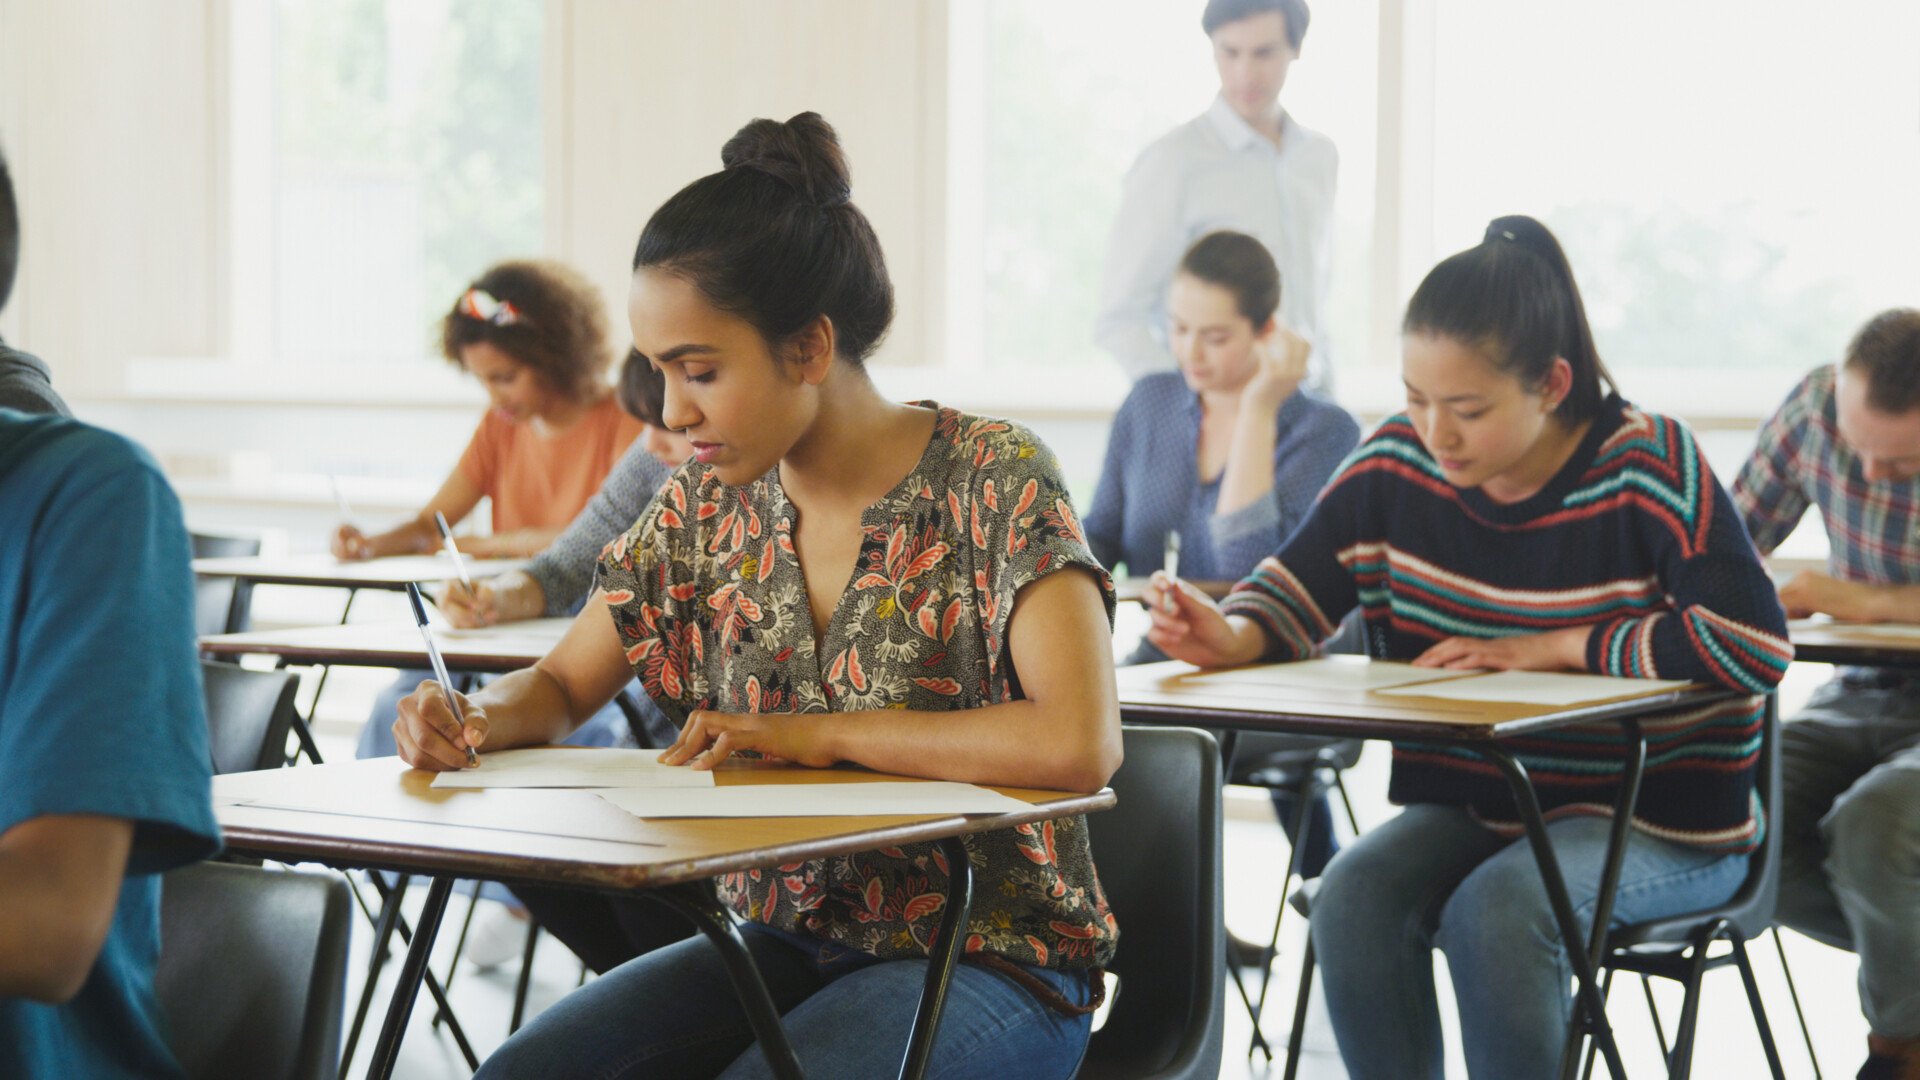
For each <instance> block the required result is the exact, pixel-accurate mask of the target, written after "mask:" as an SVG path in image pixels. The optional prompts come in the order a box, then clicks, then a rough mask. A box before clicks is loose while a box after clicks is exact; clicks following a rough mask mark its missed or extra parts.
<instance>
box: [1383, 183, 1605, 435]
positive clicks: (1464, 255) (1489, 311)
mask: <svg viewBox="0 0 1920 1080" xmlns="http://www.w3.org/2000/svg"><path fill="white" fill-rule="evenodd" d="M1400 329H1401V332H1402V333H1407V334H1437V335H1440V336H1442V337H1449V338H1452V339H1454V340H1455V341H1458V342H1461V343H1462V344H1465V345H1469V346H1473V347H1475V348H1479V349H1483V350H1485V351H1486V352H1487V354H1488V357H1489V359H1491V360H1492V361H1493V362H1494V365H1495V366H1496V367H1498V368H1499V369H1500V370H1502V371H1506V372H1509V373H1511V374H1514V375H1517V376H1518V377H1519V378H1520V380H1521V381H1522V382H1524V383H1525V384H1527V385H1528V386H1529V387H1534V386H1538V385H1540V384H1541V383H1543V382H1545V381H1546V378H1547V375H1548V373H1549V372H1551V371H1552V370H1553V362H1554V360H1555V359H1556V358H1559V357H1565V358H1566V361H1567V363H1568V364H1570V365H1571V366H1572V367H1573V388H1572V389H1571V390H1569V391H1568V392H1567V396H1566V398H1565V399H1564V400H1562V401H1561V402H1560V406H1559V408H1558V409H1557V410H1556V413H1557V415H1558V416H1560V417H1561V419H1563V420H1567V421H1571V422H1578V421H1581V420H1586V419H1588V418H1590V417H1592V416H1594V415H1596V414H1598V413H1599V411H1600V405H1601V403H1602V402H1604V401H1605V400H1606V393H1605V391H1604V390H1603V389H1602V384H1604V385H1605V387H1606V388H1607V389H1611V388H1612V386H1613V377H1612V376H1611V375H1608V374H1607V368H1606V365H1604V364H1602V363H1601V362H1600V351H1599V349H1597V348H1596V347H1595V346H1594V343H1593V328H1592V327H1590V326H1588V325H1587V309H1586V305H1585V304H1583V303H1581V301H1580V287H1579V286H1578V285H1575V284H1574V281H1573V268H1572V267H1571V266H1569V265H1567V255H1566V252H1564V251H1562V250H1560V242H1559V241H1558V240H1555V239H1554V238H1553V233H1551V232H1549V231H1548V230H1547V227H1546V226H1545V225H1542V224H1540V223H1539V222H1538V221H1535V220H1534V219H1533V218H1530V217H1526V216H1525V215H1519V214H1516V215H1513V216H1511V217H1502V218H1495V219H1493V223H1492V224H1490V225H1488V226H1487V235H1486V238H1485V239H1483V240H1481V241H1480V243H1479V244H1478V245H1477V246H1475V247H1470V248H1468V249H1467V250H1465V251H1462V252H1459V253H1458V254H1455V255H1450V256H1448V257H1447V258H1446V259H1444V260H1442V261H1441V263H1440V265H1438V266H1436V267H1434V268H1433V269H1432V270H1429V271H1428V272H1427V276H1426V279H1425V280H1423V281H1421V282H1420V287H1419V288H1418V289H1415V290H1414V291H1413V299H1412V300H1410V301H1408V302H1407V318H1406V321H1405V322H1404V323H1402V324H1401V328H1400Z"/></svg>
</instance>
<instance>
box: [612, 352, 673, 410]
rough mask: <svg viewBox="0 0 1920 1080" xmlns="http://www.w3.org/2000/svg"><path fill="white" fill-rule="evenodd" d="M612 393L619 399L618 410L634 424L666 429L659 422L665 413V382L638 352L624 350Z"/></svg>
mask: <svg viewBox="0 0 1920 1080" xmlns="http://www.w3.org/2000/svg"><path fill="white" fill-rule="evenodd" d="M615 392H616V393H618V394H619V395H620V407H621V408H623V409H625V410H627V412H628V413H629V414H631V415H632V416H633V418H634V419H635V420H638V421H640V422H641V423H643V424H652V425H653V426H654V427H666V426H667V425H665V424H663V423H661V422H660V415H661V414H662V413H664V412H665V411H666V409H667V380H666V379H665V378H663V377H662V376H661V374H660V372H658V371H656V370H655V369H654V366H653V364H652V363H651V362H650V361H648V360H647V358H646V357H644V356H642V355H640V350H639V349H631V348H630V349H628V350H627V358H626V359H625V360H624V361H622V362H621V364H620V382H619V383H618V384H617V385H616V387H615Z"/></svg>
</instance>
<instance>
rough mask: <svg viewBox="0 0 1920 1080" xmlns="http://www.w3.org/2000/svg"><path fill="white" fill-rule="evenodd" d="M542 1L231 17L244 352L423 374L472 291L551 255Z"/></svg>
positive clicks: (477, 0) (258, 10)
mask: <svg viewBox="0 0 1920 1080" xmlns="http://www.w3.org/2000/svg"><path fill="white" fill-rule="evenodd" d="M542 7H543V5H542V3H541V2H540V0H461V2H460V3H457V4H456V3H452V2H451V0H273V2H272V3H271V4H269V5H259V6H254V5H235V10H234V16H233V19H234V31H235V40H234V50H233V55H234V61H233V63H234V70H235V89H236V101H235V105H234V111H235V115H234V125H235V131H234V133H233V138H232V145H233V147H234V155H235V161H234V176H235V181H234V188H235V193H234V194H235V210H236V219H235V227H234V244H235V252H236V254H235V259H234V263H235V270H234V279H235V280H234V286H235V291H236V301H237V303H236V309H237V310H236V329H235V339H236V345H237V348H236V352H238V353H241V354H243V355H244V354H246V353H249V352H252V353H264V354H267V355H271V356H272V357H274V358H275V359H277V360H280V361H283V362H284V361H294V362H308V361H319V362H324V363H326V364H354V363H368V362H376V361H387V360H393V359H396V358H404V359H410V360H417V359H418V358H420V357H422V356H423V355H431V354H432V352H433V344H432V343H433V332H434V331H433V327H434V324H435V322H436V320H437V319H438V318H439V316H440V315H441V314H442V313H443V312H444V311H445V310H446V309H447V308H448V307H449V306H450V305H451V303H452V300H453V297H454V295H455V293H456V291H457V290H458V289H459V288H460V287H461V285H462V284H464V283H465V282H467V281H469V280H471V279H472V278H473V276H474V275H476V274H477V273H478V272H479V271H480V270H481V269H483V268H484V267H485V266H486V265H487V264H489V263H491V262H493V261H496V260H498V259H501V258H504V257H509V256H519V255H532V254H536V253H537V252H538V251H539V250H540V247H541V241H542V190H541V189H542V184H541V180H542V176H543V164H542V159H541V126H542V125H541V104H540V82H541V29H542V27H541V13H542ZM259 57H265V58H266V59H265V61H264V62H263V61H262V60H260V59H258V58H259Z"/></svg>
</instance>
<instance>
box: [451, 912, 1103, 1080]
mask: <svg viewBox="0 0 1920 1080" xmlns="http://www.w3.org/2000/svg"><path fill="white" fill-rule="evenodd" d="M740 933H741V936H742V937H744V938H745V939H746V942H747V950H748V952H750V953H752V954H753V960H754V964H755V965H756V966H757V967H759V969H760V974H761V976H762V977H763V978H764V979H765V980H766V983H767V989H768V990H769V991H771V992H772V995H773V1003H774V1007H775V1008H777V1009H779V1010H780V1012H781V1014H782V1016H783V1018H784V1019H783V1020H782V1025H783V1026H784V1027H785V1029H786V1033H787V1038H788V1040H789V1041H790V1042H791V1043H792V1044H793V1049H794V1053H795V1054H796V1055H797V1056H798V1057H799V1059H800V1066H801V1068H802V1069H804V1070H805V1071H806V1073H807V1075H809V1076H859V1077H868V1076H893V1075H895V1074H897V1073H898V1072H899V1071H900V1061H901V1059H902V1058H903V1057H905V1056H906V1048H907V1032H908V1030H909V1029H910V1028H911V1027H912V1025H913V1016H914V1011H915V1010H916V1009H917V1008H918V1007H919V1004H920V988H921V985H922V980H923V979H925V977H926V970H927V962H926V961H925V960H880V959H877V958H875V957H873V956H870V955H868V954H866V953H861V952H855V951H852V950H849V949H843V948H839V947H837V946H834V945H830V944H826V943H824V942H820V941H815V940H812V939H808V938H800V937H796V936H793V935H789V934H785V933H782V932H780V931H778V930H773V929H771V928H769V927H766V926H761V925H758V924H755V923H748V924H745V925H743V926H742V927H741V928H740ZM1026 970H1028V971H1029V972H1031V973H1032V974H1034V975H1036V976H1038V977H1039V978H1040V979H1042V980H1043V981H1045V982H1046V983H1047V984H1048V985H1049V986H1052V987H1053V988H1054V989H1056V990H1058V991H1059V992H1060V993H1061V994H1063V995H1064V996H1065V997H1066V998H1067V1000H1069V1001H1071V1002H1074V1003H1075V1004H1080V1005H1084V1004H1086V1003H1087V1001H1088V1000H1089V998H1090V997H1091V996H1092V994H1091V989H1090V985H1089V980H1088V978H1087V974H1086V972H1084V971H1072V972H1060V971H1051V970H1047V969H1042V968H1028V969H1026ZM1090 1026H1091V1018H1090V1017H1087V1016H1063V1015H1061V1014H1060V1013H1058V1012H1055V1011H1054V1010H1052V1009H1050V1008H1048V1007H1047V1006H1046V1005H1044V1004H1042V1003H1041V1002H1040V1001H1039V1000H1038V999H1036V998H1035V997H1034V996H1033V995H1032V994H1030V993H1029V992H1027V990H1026V989H1024V988H1023V987H1020V986H1017V985H1015V984H1014V983H1013V981H1012V980H1010V979H1008V978H1006V977H1005V976H1002V975H998V974H995V973H994V972H991V971H988V970H986V969H984V968H980V967H975V966H974V965H972V964H966V963H962V964H959V965H956V967H955V968H954V972H953V982H952V985H951V988H950V989H949V990H948V996H947V1004H946V1011H945V1013H944V1014H943V1015H942V1018H941V1022H940V1031H939V1034H938V1035H937V1036H936V1037H935V1039H934V1048H933V1060H932V1063H931V1065H930V1066H929V1068H928V1070H927V1075H928V1076H929V1077H944V1078H949V1080H951V1078H956V1077H974V1076H987V1077H1016V1076H1017V1077H1022V1078H1026V1077H1033V1078H1035V1080H1041V1078H1046V1077H1068V1076H1072V1075H1073V1072H1074V1070H1075V1069H1076V1068H1078V1067H1079V1064H1080V1057H1081V1055H1082V1054H1083V1053H1084V1052H1085V1051H1086V1047H1087V1033H1088V1031H1089V1029H1090ZM768 1075H771V1074H770V1073H769V1071H768V1069H767V1062H766V1057H765V1056H764V1055H763V1054H762V1053H761V1052H760V1047H759V1045H758V1044H756V1043H755V1042H754V1040H753V1033H752V1031H751V1030H750V1029H749V1028H748V1026H747V1019H746V1013H745V1012H744V1010H742V1008H741V1006H740V1000H739V998H738V997H737V996H736V995H735V994H734V990H733V983H732V982H731V981H730V980H728V978H727V974H726V969H725V968H724V967H723V966H722V965H721V962H720V953H719V951H718V950H717V949H715V948H714V946H713V944H712V943H711V942H709V941H708V940H707V939H706V938H705V937H695V938H690V939H688V940H686V941H682V942H680V943H679V944H677V945H669V946H667V947H666V948H663V949H658V950H656V951H654V952H650V953H648V954H646V955H645V956H642V957H640V958H639V959H636V960H632V961H630V962H628V963H626V964H622V965H621V966H620V967H618V968H615V969H614V970H613V971H611V972H608V973H607V974H605V975H603V976H601V977H600V978H598V979H595V980H594V981H593V982H591V983H588V984H587V985H586V986H583V987H581V988H580V989H578V990H575V991H574V992H573V993H571V994H568V995H567V996H566V997H564V998H562V999H561V1000H560V1001H559V1002H558V1003H557V1004H555V1005H554V1006H553V1007H551V1008H549V1009H547V1010H546V1011H545V1012H543V1013H541V1014H540V1015H539V1016H537V1017H535V1018H534V1019H533V1021H532V1022H531V1023H529V1024H528V1025H527V1026H526V1027H524V1028H521V1029H520V1031H519V1033H518V1034H516V1035H514V1036H513V1037H512V1038H510V1039H508V1040H507V1041H506V1042H505V1043H504V1044H502V1045H501V1047H500V1048H499V1049H498V1050H496V1051H494V1053H493V1056H492V1057H489V1058H488V1059H487V1060H486V1061H485V1062H483V1063H482V1064H481V1066H480V1072H479V1074H478V1077H479V1078H480V1080H502V1078H513V1077H542V1078H544V1077H576V1076H577V1077H593V1078H595V1080H616V1078H618V1077H628V1076H632V1077H640V1076H647V1077H712V1076H723V1077H728V1078H730V1080H735V1078H743V1077H763V1076H768Z"/></svg>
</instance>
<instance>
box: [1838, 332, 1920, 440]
mask: <svg viewBox="0 0 1920 1080" xmlns="http://www.w3.org/2000/svg"><path fill="white" fill-rule="evenodd" d="M1846 366H1847V370H1849V371H1853V372H1857V373H1859V374H1861V375H1864V376H1866V380H1867V405H1868V406H1869V407H1871V408H1872V409H1873V410H1874V411H1876V412H1883V413H1888V414H1891V415H1896V416H1898V415H1902V414H1904V413H1909V412H1912V411H1913V410H1915V409H1920V309H1916V308H1894V309H1892V310H1890V311H1883V312H1881V313H1880V314H1878V315H1875V316H1874V317H1873V318H1872V319H1869V320H1868V321H1867V325H1865V326H1863V327H1861V328H1860V332H1859V333H1857V334H1855V335H1854V336H1853V341H1851V342H1849V343H1848V345H1847V358H1846Z"/></svg>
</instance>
